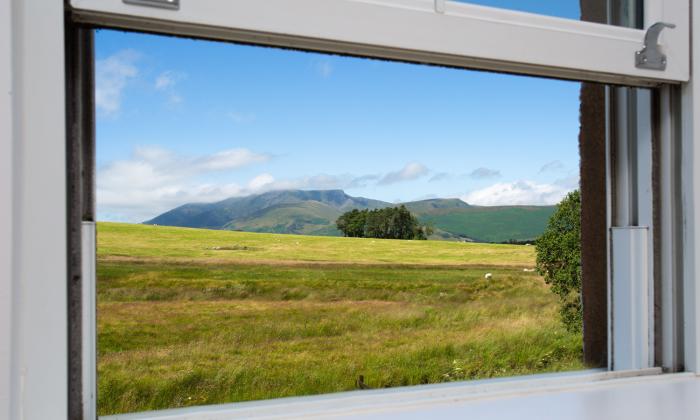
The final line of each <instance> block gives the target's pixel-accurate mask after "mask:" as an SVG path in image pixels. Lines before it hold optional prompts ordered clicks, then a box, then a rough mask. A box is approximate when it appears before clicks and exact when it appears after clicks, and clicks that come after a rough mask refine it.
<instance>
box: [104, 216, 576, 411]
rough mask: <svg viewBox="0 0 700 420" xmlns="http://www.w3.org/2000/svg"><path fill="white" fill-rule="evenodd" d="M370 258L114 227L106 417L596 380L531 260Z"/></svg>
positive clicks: (280, 240) (107, 275) (519, 251)
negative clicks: (575, 373) (537, 375)
mask: <svg viewBox="0 0 700 420" xmlns="http://www.w3.org/2000/svg"><path fill="white" fill-rule="evenodd" d="M324 241H328V243H327V244H325V245H324ZM297 242H298V243H299V245H297ZM363 242H372V241H371V240H367V239H364V240H346V239H343V238H309V237H299V236H291V235H270V234H245V233H239V232H216V231H214V232H212V231H198V230H193V229H177V228H163V227H147V226H132V225H118V224H100V225H99V226H98V244H99V250H98V255H99V258H98V347H99V349H98V351H99V358H98V374H99V389H98V391H99V392H98V398H99V401H98V409H99V412H100V414H110V413H122V412H132V411H141V410H150V409H161V408H168V407H181V406H188V405H198V404H210V403H222V402H233V401H246V400H256V399H267V398H275V397H283V396H292V395H308V394H318V393H327V392H336V391H347V390H353V389H356V380H357V377H358V376H359V375H364V377H365V381H366V383H367V384H368V385H369V386H370V387H376V388H381V387H390V386H400V385H413V384H423V383H436V382H444V381H453V380H465V379H474V378H488V377H496V376H506V375H517V374H527V373H534V372H547V371H560V370H571V369H579V368H582V367H583V365H582V364H581V362H580V359H581V357H580V356H581V338H580V336H578V335H573V334H570V333H567V332H566V331H565V330H564V329H563V328H562V327H561V326H560V324H559V321H558V318H557V304H556V299H555V297H554V296H553V295H552V293H551V292H550V291H549V290H548V287H547V286H546V285H545V284H544V282H543V281H542V279H541V278H540V277H539V276H536V275H535V274H534V273H529V272H523V271H522V268H521V267H520V266H522V267H528V266H531V265H532V264H533V257H534V256H533V255H532V251H531V249H530V247H524V246H520V247H518V246H498V245H472V244H456V243H449V244H447V243H442V242H433V241H427V242H425V241H422V242H417V241H414V242H410V243H409V242H402V241H373V242H374V243H370V244H363ZM226 244H227V245H226ZM348 244H349V245H348ZM215 246H219V247H224V246H228V247H230V248H232V249H230V250H212V249H211V248H213V247H215ZM132 247H133V252H131V253H130V252H129V250H130V249H132ZM188 247H189V248H188ZM306 247H311V248H313V252H312V251H309V250H308V249H306ZM431 247H435V250H436V251H435V255H432V254H431V252H430V248H431ZM504 250H505V251H504ZM414 251H415V252H414ZM255 252H260V253H262V254H263V255H257V256H256V255H254V256H250V254H251V253H253V254H254V253H255ZM222 254H223V256H222ZM495 256H500V258H511V260H504V261H501V262H502V264H500V265H495V263H494V261H495V260H494V258H495ZM261 261H264V262H265V263H264V264H261ZM406 262H408V263H406ZM465 263H466V264H465ZM514 266H515V267H514ZM486 271H489V272H491V273H493V279H492V280H491V281H487V280H485V279H484V278H483V276H484V273H485V272H486Z"/></svg>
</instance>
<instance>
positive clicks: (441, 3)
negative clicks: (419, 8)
mask: <svg viewBox="0 0 700 420" xmlns="http://www.w3.org/2000/svg"><path fill="white" fill-rule="evenodd" d="M435 13H445V0H435Z"/></svg>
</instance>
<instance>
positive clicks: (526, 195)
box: [460, 177, 578, 206]
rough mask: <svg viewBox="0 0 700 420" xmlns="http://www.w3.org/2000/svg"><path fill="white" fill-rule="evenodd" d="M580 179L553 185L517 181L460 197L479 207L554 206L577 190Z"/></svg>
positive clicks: (565, 180)
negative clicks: (569, 193)
mask: <svg viewBox="0 0 700 420" xmlns="http://www.w3.org/2000/svg"><path fill="white" fill-rule="evenodd" d="M577 186H578V178H575V179H574V178H573V177H572V178H567V179H564V180H559V181H556V182H554V183H552V184H539V183H536V182H533V181H516V182H503V183H498V184H493V185H491V186H488V187H486V188H483V189H480V190H476V191H472V192H470V193H468V194H467V195H465V196H463V197H460V198H461V199H462V201H465V202H467V203H469V204H474V205H479V206H505V205H552V204H557V203H559V202H560V201H561V199H562V198H564V196H565V195H566V194H567V193H568V192H570V191H572V190H574V189H576V188H577Z"/></svg>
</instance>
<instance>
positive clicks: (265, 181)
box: [248, 174, 275, 191]
mask: <svg viewBox="0 0 700 420" xmlns="http://www.w3.org/2000/svg"><path fill="white" fill-rule="evenodd" d="M274 183H275V177H273V176H272V175H270V174H260V175H258V176H256V177H255V178H253V179H251V180H250V182H249V183H248V188H250V189H251V190H253V191H256V190H261V189H263V188H265V187H267V186H271V185H274Z"/></svg>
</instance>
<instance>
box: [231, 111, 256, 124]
mask: <svg viewBox="0 0 700 420" xmlns="http://www.w3.org/2000/svg"><path fill="white" fill-rule="evenodd" d="M227 115H228V117H229V118H231V120H233V122H235V123H236V124H246V123H251V122H253V121H255V119H256V116H255V114H253V113H252V112H239V111H231V112H229V113H228V114H227Z"/></svg>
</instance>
